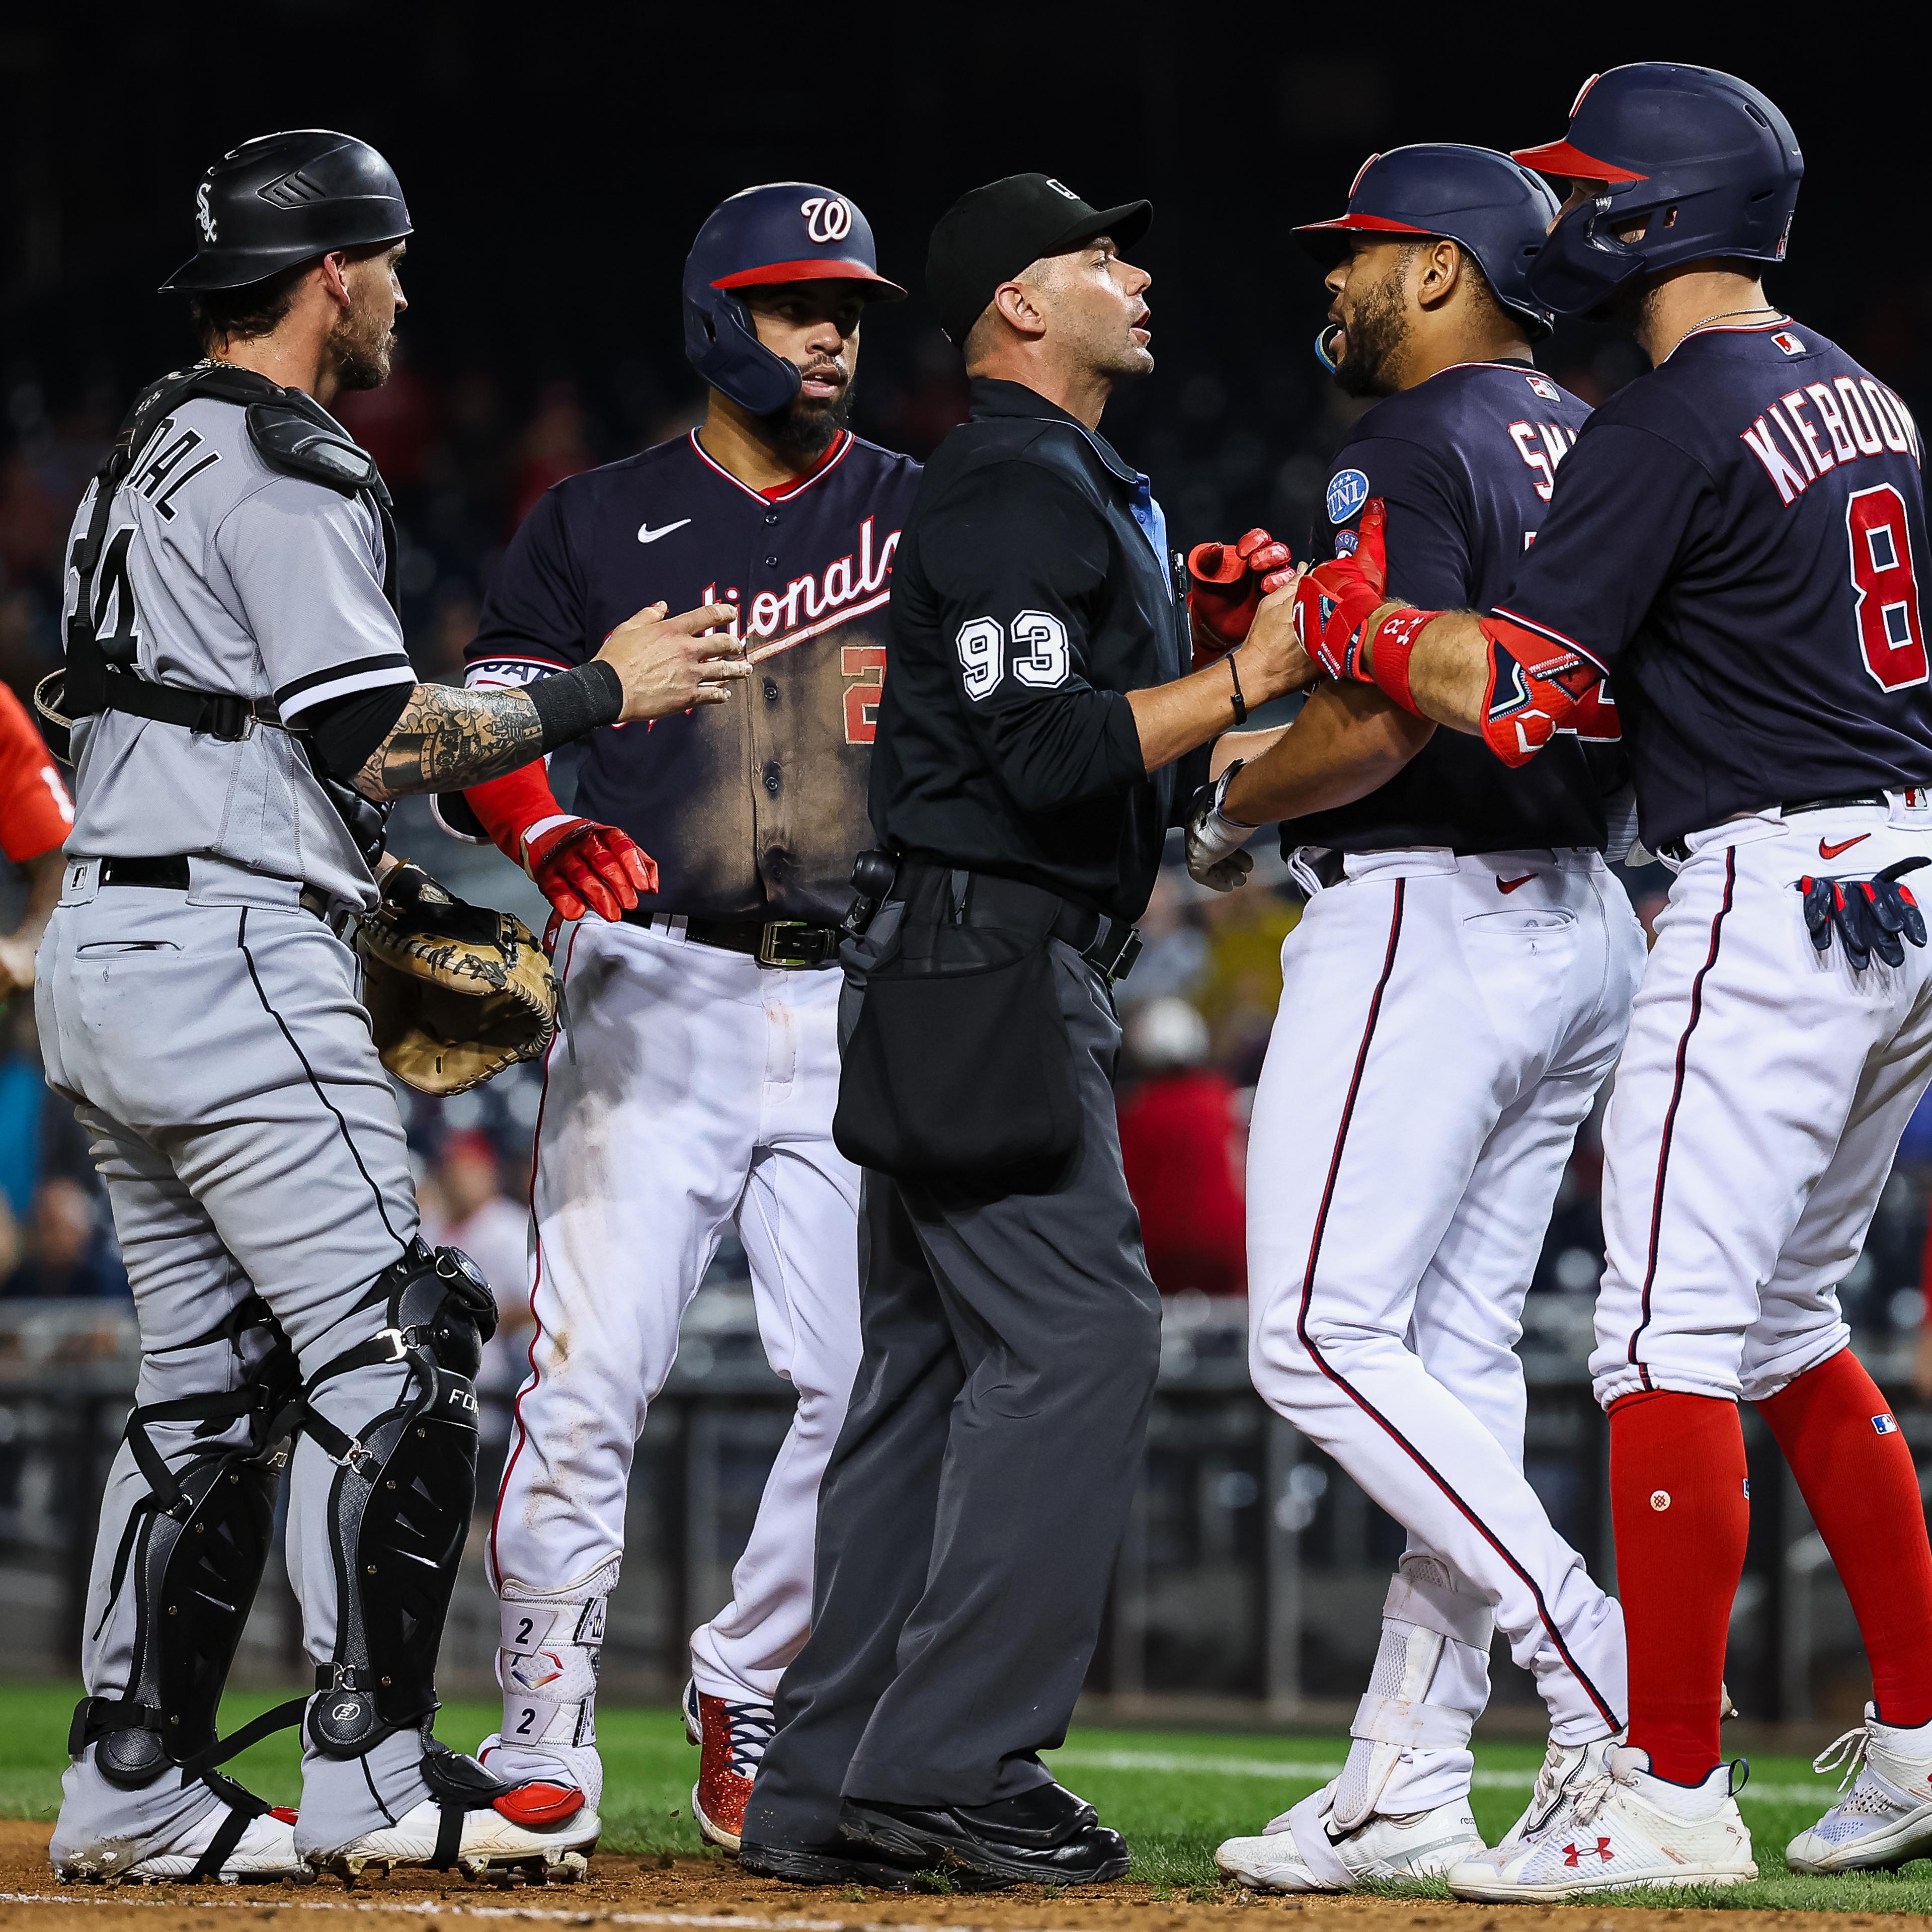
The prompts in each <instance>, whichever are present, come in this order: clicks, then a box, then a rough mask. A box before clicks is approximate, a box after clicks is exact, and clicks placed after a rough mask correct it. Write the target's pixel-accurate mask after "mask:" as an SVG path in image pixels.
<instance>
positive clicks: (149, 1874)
mask: <svg viewBox="0 0 1932 1932" xmlns="http://www.w3.org/2000/svg"><path fill="white" fill-rule="evenodd" d="M235 1815H236V1814H235V1813H234V1811H233V1810H232V1809H231V1808H229V1807H228V1806H227V1805H217V1806H216V1807H215V1808H214V1809H213V1810H211V1811H209V1812H208V1814H207V1815H206V1816H205V1817H202V1818H198V1819H196V1820H195V1822H194V1823H193V1825H191V1826H189V1828H188V1829H187V1830H186V1831H185V1832H183V1833H182V1834H181V1837H180V1838H179V1839H178V1840H177V1841H175V1843H172V1844H170V1845H169V1846H166V1847H164V1848H160V1849H157V1848H155V1847H154V1846H149V1845H143V1844H142V1843H141V1842H140V1841H139V1840H126V1841H121V1842H119V1843H110V1844H107V1845H104V1846H101V1847H99V1848H98V1849H96V1850H94V1851H91V1852H86V1853H76V1854H72V1855H68V1856H67V1857H65V1858H62V1859H60V1860H59V1861H58V1862H57V1863H56V1864H55V1867H54V1873H55V1876H56V1877H57V1878H58V1879H59V1880H60V1882H61V1883H62V1884H63V1885H183V1884H192V1885H274V1884H287V1883H295V1884H298V1885H299V1884H306V1883H307V1882H308V1881H309V1880H310V1879H312V1878H313V1877H314V1876H315V1874H314V1873H313V1872H312V1871H311V1870H310V1869H309V1868H308V1866H307V1865H306V1864H305V1863H304V1862H303V1861H302V1857H301V1855H299V1853H298V1852H297V1851H296V1835H295V1830H294V1826H295V1817H296V1814H294V1812H293V1811H290V1810H289V1809H288V1808H287V1807H286V1806H284V1805H278V1806H276V1807H275V1808H274V1809H273V1810H272V1811H266V1812H264V1813H263V1814H261V1815H260V1817H250V1818H249V1820H248V1823H247V1825H246V1826H245V1827H244V1828H243V1829H242V1833H241V1835H240V1836H239V1838H236V1839H235V1841H234V1842H233V1843H232V1844H230V1845H227V1846H217V1843H216V1840H217V1837H218V1836H220V1835H223V1833H224V1831H225V1829H226V1827H227V1826H228V1825H229V1820H231V1819H232V1818H233V1817H234V1816H235Z"/></svg>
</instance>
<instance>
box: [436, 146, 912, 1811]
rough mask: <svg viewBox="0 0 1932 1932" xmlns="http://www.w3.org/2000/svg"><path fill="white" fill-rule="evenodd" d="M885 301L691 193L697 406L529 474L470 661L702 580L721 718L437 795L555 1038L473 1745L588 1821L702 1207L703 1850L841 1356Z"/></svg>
mask: <svg viewBox="0 0 1932 1932" xmlns="http://www.w3.org/2000/svg"><path fill="white" fill-rule="evenodd" d="M902 293H904V291H903V290H901V289H899V288H898V287H896V286H895V284H892V283H891V282H889V281H886V279H885V278H883V276H882V275H880V274H879V272H878V269H877V260H876V258H875V256H874V250H873V243H872V233H871V228H870V227H869V226H868V224H867V223H866V220H865V217H864V215H863V214H861V213H860V212H859V210H858V209H857V208H856V207H855V206H854V205H853V204H852V203H851V202H850V201H848V200H847V199H845V197H844V196H842V195H840V194H838V193H835V192H834V191H833V190H831V189H829V188H826V187H814V186H813V185H812V184H810V183H808V182H804V181H784V182H778V183H774V184H769V185H766V186H764V187H753V188H748V189H746V190H744V192H743V193H739V194H735V195H733V196H731V197H730V199H728V200H727V201H725V202H723V203H721V205H719V206H718V208H716V209H715V211H713V212H712V214H711V216H710V217H709V219H708V220H706V222H705V223H704V225H703V227H702V228H701V229H699V231H698V234H697V239H696V240H695V241H694V242H693V244H692V245H691V254H690V257H689V259H688V261H687V263H686V264H685V275H684V300H685V344H686V347H687V349H688V351H689V353H690V356H691V362H692V363H693V365H694V367H695V368H696V369H697V372H698V374H700V376H701V377H703V379H704V380H705V381H706V383H708V384H709V386H710V392H711V394H710V405H709V412H708V413H707V415H706V419H705V422H704V423H703V426H702V427H701V428H698V429H697V430H694V431H692V432H691V434H689V435H688V436H683V437H678V438H677V439H676V441H674V442H671V443H664V444H661V445H659V446H658V447H657V448H655V449H647V450H645V451H644V452H642V454H640V455H637V456H634V457H630V458H626V459H625V460H623V461H622V462H619V463H611V464H610V465H608V466H606V467H604V468H602V469H593V470H592V471H590V472H588V473H587V474H586V475H581V476H577V477H573V478H571V479H570V480H569V481H567V482H564V483H561V484H558V485H557V487H556V488H555V489H553V490H551V491H550V493H548V494H547V496H544V498H543V499H542V500H541V502H539V503H538V505H537V506H536V507H535V509H533V510H532V511H531V513H530V514H529V517H528V518H527V519H526V520H525V522H524V523H523V527H522V528H521V529H520V530H519V531H518V532H517V536H516V538H515V541H514V542H513V543H512V544H511V546H510V550H509V553H508V555H507V556H505V559H504V560H503V564H502V568H501V570H500V571H499V573H498V574H497V577H496V582H495V583H494V585H493V587H492V589H491V591H490V599H489V602H488V604H487V606H486V607H485V609H484V616H483V623H482V626H481V632H480V634H479V635H478V637H477V639H476V640H475V643H474V644H473V645H472V646H471V648H470V652H469V658H470V663H469V682H470V684H471V685H472V687H474V688H506V687H507V688H519V687H520V688H527V689H529V690H530V691H533V692H535V691H541V690H543V689H544V688H545V686H546V685H547V683H548V682H550V680H552V679H554V678H555V677H556V676H559V675H561V676H571V675H574V673H572V672H571V671H570V670H568V668H567V667H570V666H573V665H577V664H582V663H583V661H585V660H586V658H589V657H590V656H591V655H592V654H593V653H594V652H595V650H596V649H597V648H598V641H599V640H601V638H602V637H603V636H604V633H605V632H606V631H608V630H609V629H610V626H611V625H612V624H613V623H614V622H617V621H618V620H619V619H620V618H621V617H622V616H623V614H624V613H625V612H627V611H630V610H634V609H636V608H637V605H638V604H639V603H640V601H643V599H645V598H656V597H660V596H664V595H669V596H670V597H671V598H672V600H673V602H679V603H681V602H682V601H684V600H685V598H687V596H688V597H689V598H692V599H697V598H703V599H704V600H706V601H709V599H710V598H712V597H713V596H716V597H718V598H720V599H721V601H723V602H724V604H726V605H727V607H729V609H730V613H731V630H732V632H733V635H735V636H736V637H739V638H740V639H742V641H743V643H745V647H746V655H747V656H748V659H749V661H750V662H751V666H752V676H753V679H754V682H752V684H751V685H750V687H749V695H748V702H747V703H745V704H742V705H733V706H729V707H728V708H727V709H724V710H722V711H715V710H713V711H699V712H694V713H693V714H692V715H690V716H689V717H683V718H665V719H664V720H662V721H660V722H659V723H658V724H657V725H656V726H655V727H654V728H653V729H652V730H650V731H649V733H648V734H646V733H644V732H642V731H634V730H628V729H622V730H604V731H599V732H598V733H595V735H594V736H592V738H591V739H590V740H589V742H588V743H587V744H586V746H585V749H584V756H583V759H582V761H581V763H580V768H579V773H578V778H577V793H576V796H575V799H574V805H575V810H574V811H568V812H567V811H564V810H563V809H562V807H561V806H560V805H559V804H558V803H557V801H556V798H555V796H554V795H553V793H552V792H551V790H550V784H549V782H548V780H547V776H546V775H545V773H544V769H543V768H542V767H541V766H535V765H532V766H529V767H527V768H526V769H524V770H523V771H520V772H516V773H514V774H513V775H511V776H510V777H508V778H499V779H496V780H495V781H493V782H492V783H490V784H487V785H483V786H480V787H477V788H476V789H475V790H473V791H472V792H470V793H469V794H468V802H469V805H470V807H471V808H472V811H474V812H475V814H476V816H477V817H478V819H480V820H481V822H482V824H483V825H484V826H485V827H487V830H488V831H489V832H490V835H491V836H492V837H493V838H494V839H495V841H496V843H497V844H498V845H499V847H501V849H502V850H503V851H504V852H505V853H508V855H509V856H510V857H511V858H512V859H515V860H516V861H517V862H518V863H519V864H520V865H523V866H525V867H526V868H527V869H528V870H529V872H530V874H531V875H532V877H533V878H535V880H536V882H537V883H538V885H539V886H541V887H542V889H543V890H544V892H545V893H546V894H547V896H548V897H549V898H550V902H551V904H553V905H554V906H555V907H556V910H557V913H558V914H559V919H561V921H562V926H561V927H560V929H559V933H558V937H557V939H556V959H557V962H558V965H559V971H560V974H561V977H562V980H563V981H564V983H565V986H566V988H567V989H568V1001H569V1004H568V1016H569V1033H568V1042H569V1049H570V1050H569V1051H568V1052H553V1054H552V1055H551V1058H550V1063H549V1064H548V1066H547V1068H546V1071H545V1085H544V1104H543V1107H542V1110H541V1114H540V1115H539V1117H538V1124H537V1135H536V1159H535V1172H534V1176H533V1179H532V1189H531V1202H532V1211H533V1214H534V1222H535V1227H534V1241H533V1247H532V1255H533V1262H532V1281H531V1286H530V1293H531V1308H532V1313H533V1314H534V1315H535V1319H536V1329H535V1335H534V1337H533V1338H532V1343H531V1349H530V1371H531V1372H530V1375H529V1380H528V1382H527V1383H526V1385H525V1387H524V1388H523V1391H522V1393H521V1394H520V1396H519V1397H518V1398H517V1418H516V1429H515V1433H514V1439H513V1442H512V1445H511V1451H510V1455H509V1459H508V1464H507V1466H506V1468H505V1472H504V1477H503V1487H502V1496H501V1497H500V1499H499V1502H498V1504H497V1508H496V1520H495V1521H494V1523H493V1525H492V1526H491V1530H490V1550H489V1560H490V1571H491V1574H492V1577H493V1580H494V1581H495V1583H496V1588H497V1590H498V1592H499V1595H500V1597H501V1598H502V1650H501V1652H500V1653H499V1659H498V1675H499V1678H500V1679H501V1681H502V1687H503V1720H502V1730H501V1732H500V1733H499V1734H498V1735H496V1736H493V1737H492V1738H490V1739H488V1740H487V1741H486V1742H485V1744H484V1746H483V1748H482V1751H481V1755H482V1756H483V1757H484V1761H485V1762H486V1763H487V1764H488V1765H489V1766H490V1769H492V1770H493V1771H495V1772H498V1773H499V1775H502V1776H505V1777H508V1778H513V1779H514V1780H516V1781H517V1782H518V1784H520V1786H521V1787H523V1797H524V1800H525V1802H526V1803H527V1804H529V1805H538V1804H539V1803H544V1804H545V1805H547V1808H548V1809H549V1810H550V1811H551V1812H553V1814H556V1815H559V1816H561V1815H565V1814H567V1812H568V1811H571V1810H574V1809H575V1808H577V1807H579V1806H583V1807H585V1808H588V1809H589V1810H591V1811H595V1809H596V1806H597V1800H598V1792H599V1790H601V1786H602V1782H603V1768H602V1764H601V1760H599V1758H598V1754H597V1747H596V1727H595V1692H596V1683H597V1666H598V1654H599V1649H600V1646H601V1640H602V1636H603V1630H604V1601H605V1599H606V1598H607V1595H608V1593H609V1592H610V1589H611V1588H612V1587H613V1585H614V1584H615V1583H616V1578H617V1571H618V1565H619V1562H621V1560H622V1555H623V1549H624V1508H625V1495H626V1492H627V1490H628V1485H629V1480H630V1473H631V1454H632V1451H633V1448H634V1445H635V1443H636V1441H637V1436H638V1433H639V1432H640V1430H642V1429H643V1426H644V1418H645V1415H646V1410H647V1409H648V1408H649V1404H650V1403H651V1402H652V1400H653V1399H654V1398H655V1396H656V1394H657V1392H658V1390H659V1388H661V1387H662V1386H663V1384H664V1377H665V1376H667V1375H668V1374H669V1373H670V1367H671V1363H672V1361H673V1358H674V1357H675V1355H676V1350H677V1331H678V1322H679V1318H680V1316H682V1314H683V1313H684V1310H685V1305H686V1304H688V1302H689V1301H690V1300H691V1296H692V1295H694V1293H695V1292H697V1285H698V1283H699V1282H700V1280H702V1279H703V1274H704V1271H705V1268H706V1265H707V1264H708V1263H709V1261H710V1259H711V1257H712V1255H713V1254H714V1253H715V1252H716V1250H717V1247H718V1238H719V1236H720V1235H721V1233H722V1232H723V1231H724V1229H726V1228H727V1226H734V1225H735V1226H736V1229H737V1231H738V1233H739V1237H740V1238H741V1239H742V1241H743V1243H744V1246H745V1253H746V1255H747V1256H748V1259H749V1260H750V1262H751V1287H752V1292H753V1294H754V1297H755V1298H756V1301H757V1313H758V1325H759V1329H760V1334H761V1335H762V1336H763V1340H764V1344H765V1350H766V1355H767V1356H768V1357H769V1360H770V1361H771V1364H772V1367H773V1368H775V1370H777V1371H778V1373H780V1374H781V1375H783V1376H787V1378H789V1379H790V1381H791V1382H792V1383H793V1385H794V1386H795V1387H796V1389H797V1391H798V1406H797V1408H796V1410H795V1412H793V1419H792V1424H791V1428H790V1433H789V1434H788V1435H787V1437H786V1439H785V1442H784V1447H783V1448H782V1449H781V1451H780V1452H779V1454H778V1460H777V1462H776V1463H775V1466H774V1467H773V1469H772V1474H771V1475H770V1477H769V1480H768V1481H767V1482H766V1487H765V1493H764V1496H763V1500H762V1501H761V1502H760V1505H759V1509H758V1514H757V1520H756V1522H755V1523H754V1525H753V1526H752V1531H751V1539H750V1541H749V1542H748V1544H747V1545H746V1547H745V1552H744V1554H743V1556H742V1558H741V1559H740V1560H739V1563H738V1565H737V1568H736V1570H735V1571H733V1574H732V1590H733V1599H732V1601H731V1602H730V1604H728V1605H727V1606H726V1607H725V1608H724V1610H721V1611H720V1612H719V1613H718V1615H717V1616H715V1617H714V1618H712V1619H711V1621H710V1622H709V1623H707V1624H706V1625H703V1626H702V1627H701V1628H700V1629H698V1630H697V1631H695V1632H694V1634H693V1635H692V1638H691V1685H690V1686H689V1687H688V1689H687V1691H686V1693H685V1715H686V1721H687V1724H688V1729H689V1730H690V1733H691V1736H692V1738H693V1741H694V1742H702V1745H703V1755H702V1757H701V1759H700V1769H699V1774H698V1779H697V1788H696V1790H694V1792H693V1793H692V1798H691V1802H692V1808H693V1814H694V1817H696V1819H697V1823H698V1826H699V1829H700V1830H701V1831H702V1832H703V1833H704V1834H705V1835H706V1837H707V1838H710V1839H712V1841H714V1842H715V1843H719V1844H721V1845H723V1846H725V1847H726V1848H727V1849H735V1847H736V1844H737V1842H738V1828H739V1820H741V1818H742V1816H743V1813H744V1808H745V1799H746V1798H747V1797H748V1796H749V1795H750V1793H751V1778H752V1775H753V1774H754V1772H755V1771H756V1770H757V1763H758V1760H759V1757H760V1754H761V1753H762V1751H763V1748H764V1744H765V1740H766V1739H767V1738H768V1737H769V1736H770V1735H771V1724H772V1715H771V1701H772V1693H773V1691H775V1689H776V1688H777V1686H778V1677H779V1674H780V1673H781V1672H782V1671H783V1670H784V1667H785V1666H786V1665H787V1664H788V1663H790V1661H791V1659H792V1658H793V1656H794V1655H796V1653H797V1650H798V1646H799V1645H800V1644H801V1643H802V1642H803V1641H804V1640H805V1626H806V1622H807V1620H808V1617H809V1616H810V1613H811V1550H812V1529H813V1524H814V1520H815V1517H816V1514H817V1497H818V1481H819V1476H820V1472H821V1471H822V1470H823V1468H824V1466H825V1460H826V1457H828V1456H829V1454H831V1451H832V1443H833V1442H834V1441H835V1439H836V1438H837V1436H838V1426H839V1424H840V1423H841V1421H842V1420H843V1419H844V1413H845V1403H846V1398H847V1395H848V1394H850V1389H851V1385H852V1376H853V1371H854V1370H855V1369H856V1367H857V1364H858V1355H859V1315H858V1308H859V1289H858V1253H857V1232H856V1229H857V1217H858V1206H859V1175H858V1171H857V1169H856V1168H854V1167H853V1165H852V1163H850V1161H848V1160H846V1159H845V1157H844V1156H843V1155H842V1154H840V1153H839V1152H838V1149H837V1148H835V1147H834V1146H833V1145H832V1104H833V1102H834V1100H835V1098H836V1095H837V1089H838V1037H837V1024H838V1022H837V1006H838V974H836V973H835V972H832V971H829V970H828V969H829V968H831V967H832V965H834V964H835V959H836V956H837V955H836V947H837V943H838V934H837V932H836V930H835V923H836V922H837V921H838V919H840V918H841V916H843V915H844V911H845V909H846V907H847V904H849V903H850V898H851V890H850V886H849V885H848V883H847V877H848V874H850V870H851V865H852V855H853V853H854V852H856V850H859V847H861V846H862V845H863V844H865V840H866V828H865V783H866V778H867V775H868V772H869V769H870V767H871V758H872V750H871V745H872V738H873V733H874V721H875V718H876V711H877V704H878V701H879V697H880V680H881V679H882V677H883V675H884V670H885V663H886V649H885V641H886V627H885V604H886V596H887V594H888V583H889V572H890V571H891V568H892V553H893V552H894V550H895V549H896V548H897V547H898V540H899V529H900V526H901V524H902V523H904V520H905V517H906V514H907V511H909V510H910V508H911V505H912V498H913V490H914V488H915V487H916V483H917V480H918V475H919V466H918V465H917V464H916V463H913V462H911V461H910V460H908V459H907V458H904V457H903V456H895V455H892V454H891V453H890V452H888V451H886V450H883V449H879V448H877V446H874V445H873V444H871V443H865V442H862V441H861V440H859V438H857V437H854V436H853V434H852V433H851V432H850V431H849V430H848V429H847V428H845V427H844V423H845V419H846V416H847V413H848V412H849V410H850V406H851V400H852V384H853V377H854V374H855V373H856V366H857V362H858V354H859V323H860V318H861V317H862V314H863V312H864V310H865V307H866V305H867V304H868V302H873V301H877V300H880V299H886V300H892V299H897V298H898V296H901V294H902Z"/></svg>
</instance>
